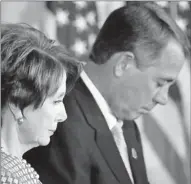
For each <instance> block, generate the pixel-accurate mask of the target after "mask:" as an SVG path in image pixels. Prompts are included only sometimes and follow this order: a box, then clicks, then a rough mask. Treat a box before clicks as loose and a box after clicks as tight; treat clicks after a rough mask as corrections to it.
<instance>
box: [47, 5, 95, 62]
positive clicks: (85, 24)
mask: <svg viewBox="0 0 191 184" xmlns="http://www.w3.org/2000/svg"><path fill="white" fill-rule="evenodd" d="M47 6H48V8H49V9H50V10H51V11H52V12H53V13H54V15H55V16H56V22H57V39H58V41H59V42H60V43H62V44H64V45H65V46H66V48H67V49H68V50H69V51H71V52H72V53H73V54H74V55H75V56H77V57H78V58H79V59H81V60H86V61H87V60H88V53H89V51H90V49H91V45H92V43H93V42H94V40H95V37H96V34H97V33H98V26H97V25H98V18H97V13H96V12H97V11H96V6H95V3H94V2H93V1H90V2H85V1H58V2H55V1H49V2H47Z"/></svg>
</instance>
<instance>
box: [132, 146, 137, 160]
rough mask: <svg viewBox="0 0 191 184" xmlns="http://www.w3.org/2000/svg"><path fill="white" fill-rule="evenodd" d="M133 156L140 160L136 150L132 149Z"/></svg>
mask: <svg viewBox="0 0 191 184" xmlns="http://www.w3.org/2000/svg"><path fill="white" fill-rule="evenodd" d="M131 154H132V157H133V158H134V159H137V158H138V156H137V152H136V150H135V148H132V149H131Z"/></svg>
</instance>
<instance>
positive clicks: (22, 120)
mask: <svg viewBox="0 0 191 184" xmlns="http://www.w3.org/2000/svg"><path fill="white" fill-rule="evenodd" d="M23 122H24V119H23V117H20V118H18V119H17V123H18V125H22V124H23Z"/></svg>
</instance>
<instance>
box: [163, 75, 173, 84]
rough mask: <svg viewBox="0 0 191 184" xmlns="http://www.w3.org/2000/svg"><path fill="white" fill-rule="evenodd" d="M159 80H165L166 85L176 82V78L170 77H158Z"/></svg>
mask: <svg viewBox="0 0 191 184" xmlns="http://www.w3.org/2000/svg"><path fill="white" fill-rule="evenodd" d="M160 79H162V80H165V81H167V82H168V83H174V82H175V81H176V78H175V77H171V76H164V77H160Z"/></svg>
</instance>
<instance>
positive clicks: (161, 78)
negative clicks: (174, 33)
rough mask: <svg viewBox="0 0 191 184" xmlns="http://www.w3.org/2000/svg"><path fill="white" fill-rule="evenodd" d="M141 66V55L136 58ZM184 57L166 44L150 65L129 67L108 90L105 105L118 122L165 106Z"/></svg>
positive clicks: (175, 45) (174, 45)
mask: <svg viewBox="0 0 191 184" xmlns="http://www.w3.org/2000/svg"><path fill="white" fill-rule="evenodd" d="M139 59H142V60H140V63H141V62H144V63H152V61H151V60H148V59H147V60H144V61H143V59H144V53H142V56H141V55H140V58H139ZM184 61H185V57H184V54H183V51H182V48H181V46H180V45H179V44H178V43H177V42H175V41H170V42H169V44H168V45H167V46H166V47H165V48H164V50H163V51H162V53H161V54H160V56H159V57H158V58H157V59H156V61H154V64H152V65H148V66H146V65H144V66H141V67H140V68H136V67H132V68H129V69H128V71H126V73H125V74H124V75H122V76H121V77H120V79H119V80H118V82H117V83H115V85H113V86H112V87H111V89H110V90H111V93H110V94H111V95H110V97H109V99H108V103H109V105H110V107H111V109H112V111H113V112H114V114H115V116H116V117H118V118H119V119H122V120H124V119H126V120H133V119H136V118H138V117H139V116H140V115H142V114H145V113H148V112H149V111H150V110H151V109H153V107H154V106H156V104H161V105H165V104H166V103H167V102H168V91H169V87H170V86H171V85H172V84H173V83H174V82H175V79H176V78H177V75H178V73H179V72H180V70H181V68H182V66H183V63H184Z"/></svg>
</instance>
